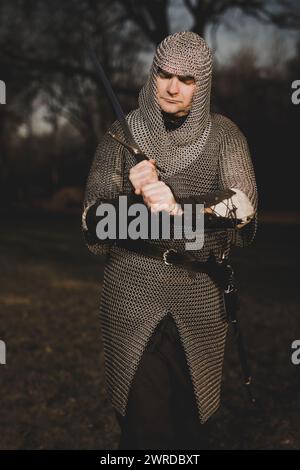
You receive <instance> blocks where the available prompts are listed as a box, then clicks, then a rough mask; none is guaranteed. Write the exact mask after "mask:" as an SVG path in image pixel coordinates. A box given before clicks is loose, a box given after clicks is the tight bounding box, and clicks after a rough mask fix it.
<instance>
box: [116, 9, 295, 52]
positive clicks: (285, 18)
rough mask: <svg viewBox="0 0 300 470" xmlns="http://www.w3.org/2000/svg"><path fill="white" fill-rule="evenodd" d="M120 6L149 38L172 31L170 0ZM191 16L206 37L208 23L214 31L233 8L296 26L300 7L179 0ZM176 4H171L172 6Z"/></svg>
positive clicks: (155, 39)
mask: <svg viewBox="0 0 300 470" xmlns="http://www.w3.org/2000/svg"><path fill="white" fill-rule="evenodd" d="M116 2H117V3H119V4H120V5H122V6H123V8H124V11H125V13H126V15H127V17H128V18H129V19H130V20H131V21H133V22H134V23H135V24H136V25H138V26H139V27H140V28H141V30H142V31H143V33H144V34H145V35H146V37H147V38H148V40H149V41H151V42H152V43H154V44H157V43H159V42H160V41H161V40H162V39H163V38H164V37H166V36H167V35H168V34H170V32H171V28H170V20H169V15H168V10H169V8H171V7H172V6H173V5H174V4H173V2H172V0H152V1H151V2H149V1H148V0H116ZM182 2H183V5H184V6H185V8H186V9H187V11H188V12H189V13H190V15H191V16H192V18H193V24H192V26H191V28H190V30H191V31H194V32H196V33H198V34H200V35H201V36H203V37H205V35H206V32H207V27H208V26H210V27H212V28H213V30H214V32H216V29H217V28H218V26H219V25H220V24H221V22H222V21H221V20H222V16H223V15H224V14H225V13H227V12H228V11H230V10H232V9H239V10H241V11H242V12H243V13H244V14H245V15H247V16H251V17H253V18H256V19H257V20H259V21H261V22H263V23H265V24H274V25H276V26H278V27H279V28H289V29H299V28H300V10H299V2H298V1H297V0H182ZM175 7H176V5H174V8H175Z"/></svg>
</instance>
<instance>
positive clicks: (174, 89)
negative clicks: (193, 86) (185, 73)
mask: <svg viewBox="0 0 300 470" xmlns="http://www.w3.org/2000/svg"><path fill="white" fill-rule="evenodd" d="M178 85H179V80H178V78H177V77H172V78H171V79H170V81H169V83H168V88H167V90H168V92H169V93H171V95H174V94H175V93H178V91H179V87H178Z"/></svg>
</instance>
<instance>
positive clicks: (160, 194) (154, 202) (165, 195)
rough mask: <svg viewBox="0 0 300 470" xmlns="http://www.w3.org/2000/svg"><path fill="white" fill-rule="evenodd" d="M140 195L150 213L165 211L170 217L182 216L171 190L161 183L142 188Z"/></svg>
mask: <svg viewBox="0 0 300 470" xmlns="http://www.w3.org/2000/svg"><path fill="white" fill-rule="evenodd" d="M141 194H142V196H143V199H144V202H145V204H147V206H148V207H149V209H150V210H151V212H159V211H163V210H165V211H167V212H169V213H170V214H172V215H181V214H182V209H181V208H180V207H178V205H177V203H176V200H175V198H174V195H173V193H172V191H171V189H170V188H169V186H168V185H167V184H166V183H164V182H163V181H157V182H155V183H149V184H146V185H145V186H143V187H142V190H141Z"/></svg>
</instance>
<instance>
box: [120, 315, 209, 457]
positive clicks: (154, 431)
mask: <svg viewBox="0 0 300 470" xmlns="http://www.w3.org/2000/svg"><path fill="white" fill-rule="evenodd" d="M116 416H117V419H118V422H119V425H120V428H121V437H120V441H119V447H118V448H119V449H169V450H172V449H205V448H207V424H205V425H201V423H200V421H199V418H198V412H197V406H196V399H195V396H194V391H193V386H192V381H191V377H190V374H189V370H188V365H187V362H186V358H185V353H184V350H183V347H182V344H181V341H180V337H179V333H178V330H177V327H176V324H175V322H174V320H173V319H172V317H171V315H170V314H168V315H167V316H166V317H164V319H163V320H162V321H161V322H160V323H159V325H158V326H157V328H156V329H155V331H154V333H153V335H152V336H151V338H150V340H149V342H148V343H147V346H146V348H145V351H144V352H143V355H142V358H141V361H140V363H139V366H138V369H137V371H136V374H135V376H134V379H133V381H132V385H131V388H130V392H129V396H128V404H127V409H126V415H125V417H123V416H122V415H121V414H120V413H118V412H116Z"/></svg>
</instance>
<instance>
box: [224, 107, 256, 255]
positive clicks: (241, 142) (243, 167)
mask: <svg viewBox="0 0 300 470" xmlns="http://www.w3.org/2000/svg"><path fill="white" fill-rule="evenodd" d="M222 121H223V122H222V127H223V132H222V134H221V135H222V138H221V150H220V159H219V187H220V189H228V188H237V189H240V190H241V191H242V192H243V193H244V194H245V195H246V196H247V197H248V199H249V201H250V203H251V204H252V207H253V208H254V215H253V217H252V218H251V220H250V222H248V223H247V224H246V225H244V226H243V227H242V228H239V229H235V230H232V231H231V244H232V245H235V246H238V247H245V246H247V245H249V244H250V243H251V242H252V241H253V239H254V237H255V234H256V231H257V205H258V194H257V185H256V179H255V173H254V168H253V164H252V160H251V156H250V151H249V146H248V143H247V140H246V138H245V136H244V134H243V133H242V132H241V131H240V129H239V128H238V127H237V125H236V124H234V123H233V122H232V121H231V120H230V119H228V118H225V117H224V116H223V119H222Z"/></svg>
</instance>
